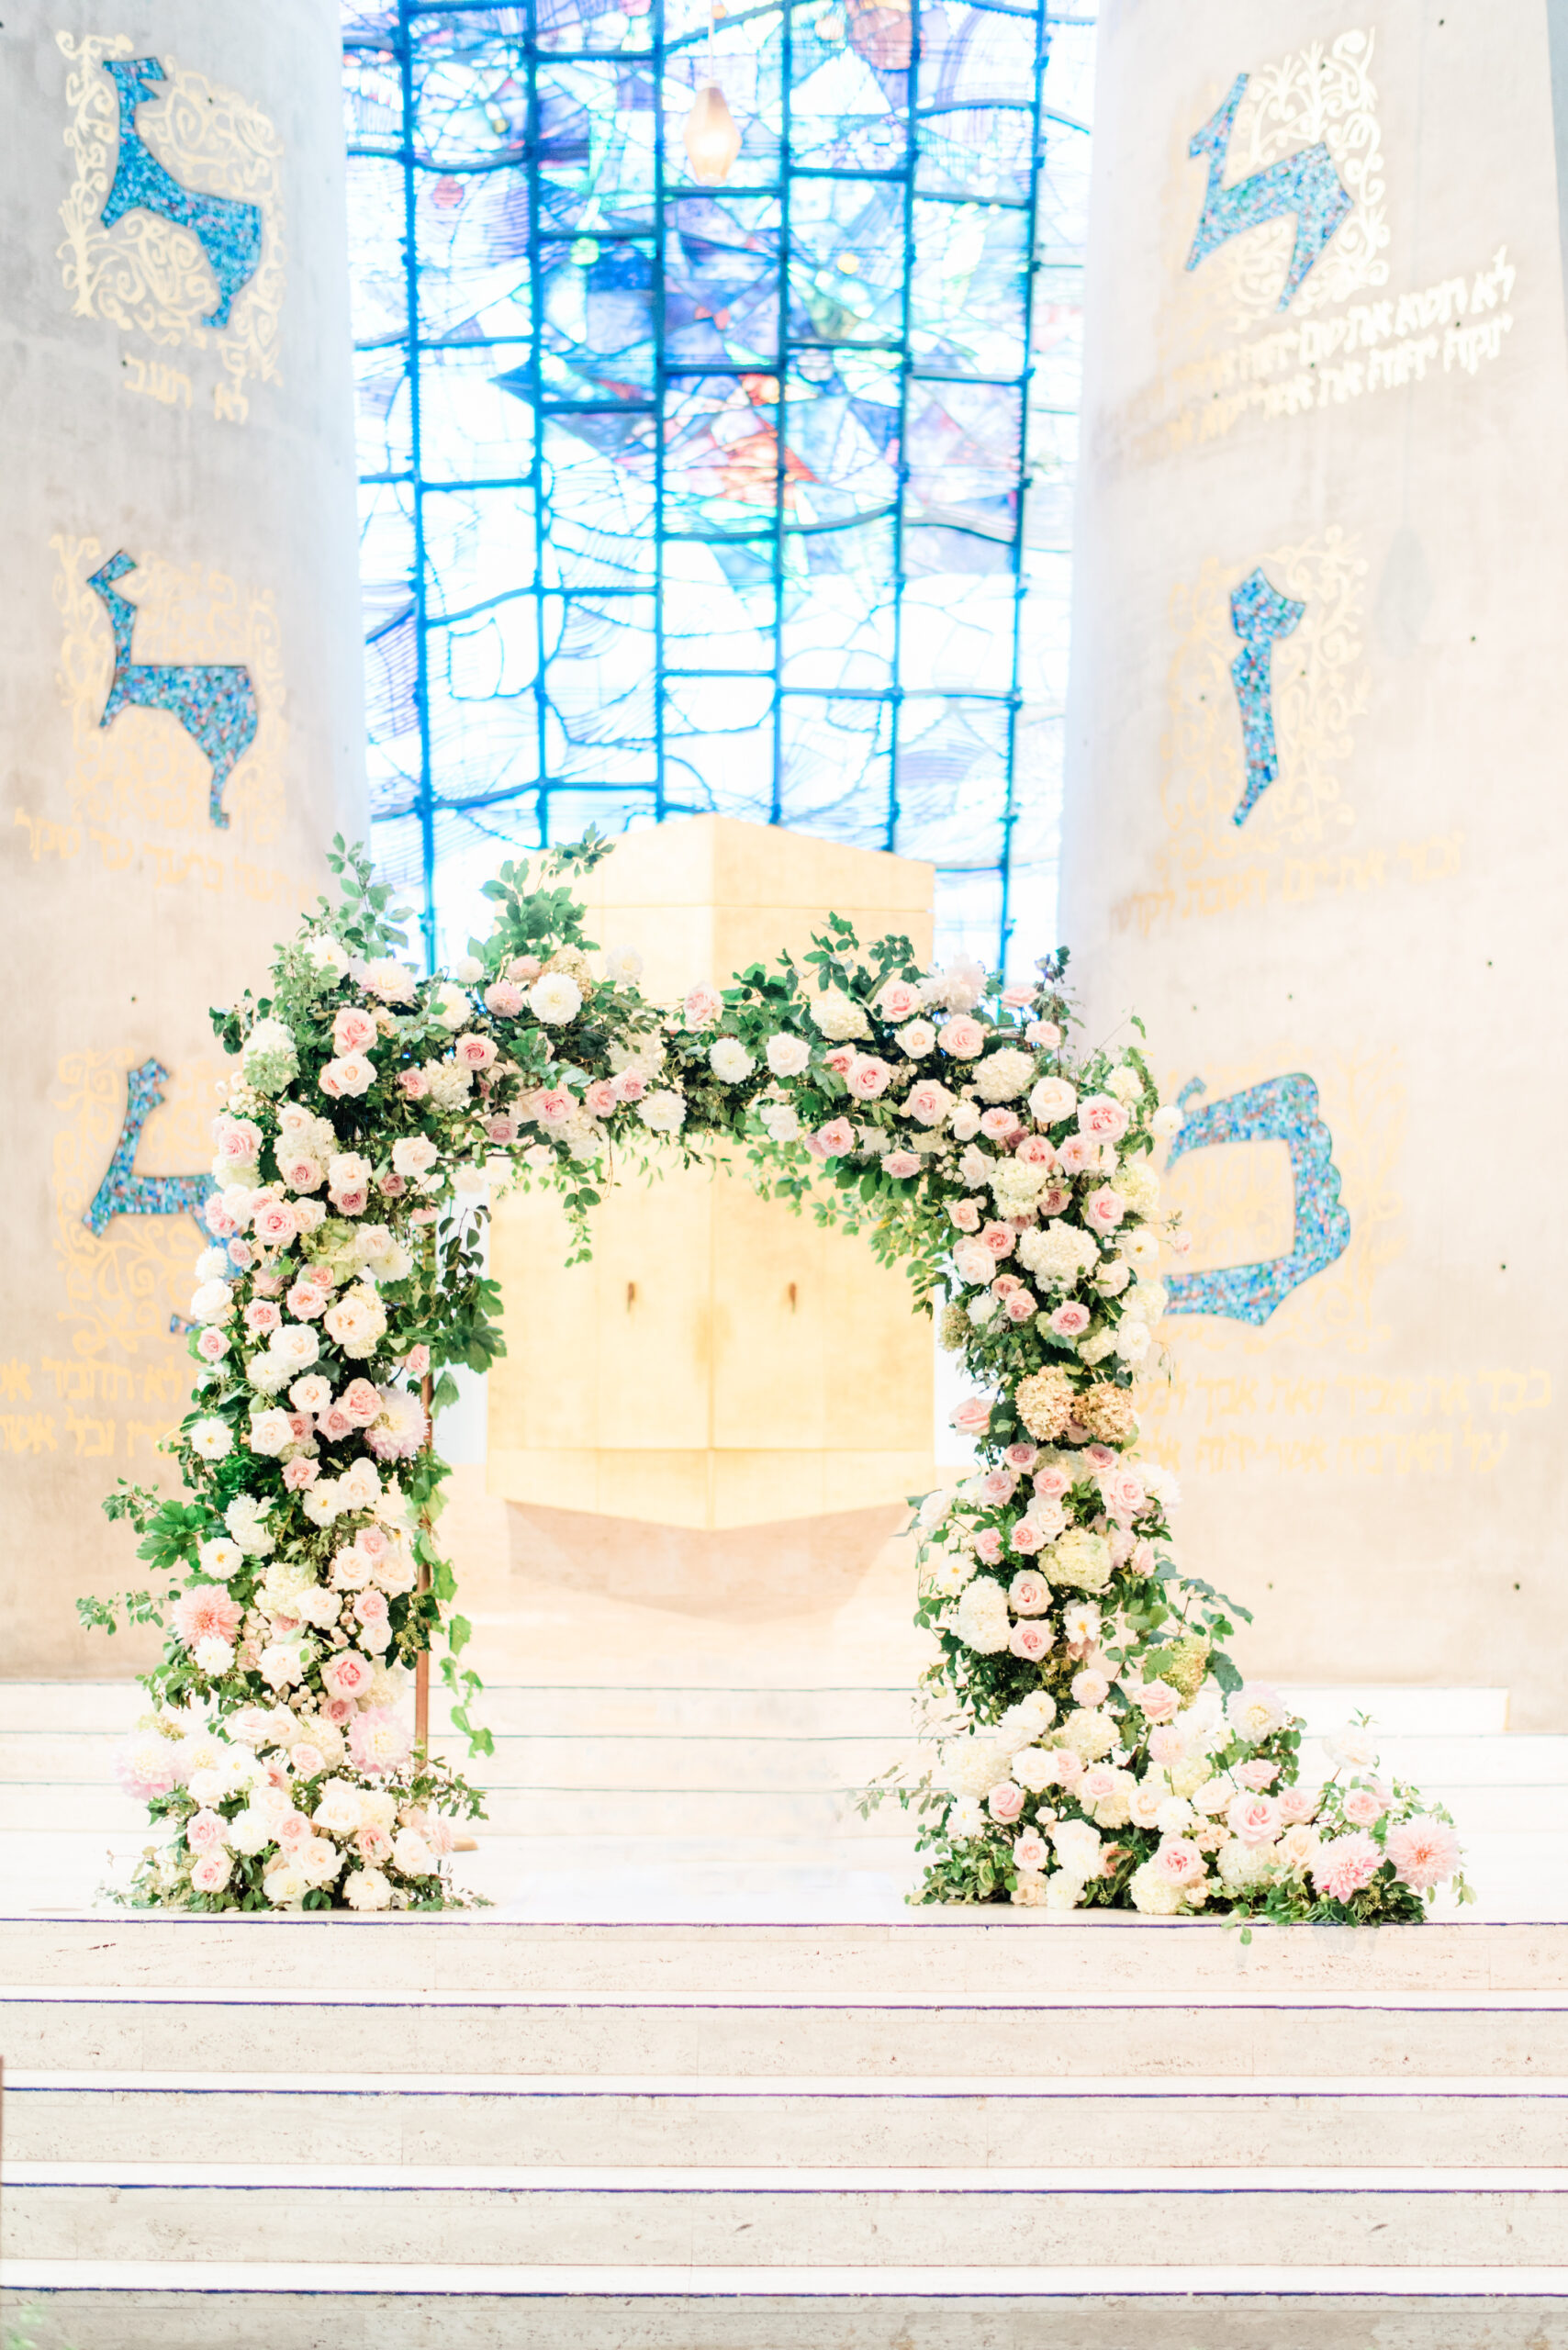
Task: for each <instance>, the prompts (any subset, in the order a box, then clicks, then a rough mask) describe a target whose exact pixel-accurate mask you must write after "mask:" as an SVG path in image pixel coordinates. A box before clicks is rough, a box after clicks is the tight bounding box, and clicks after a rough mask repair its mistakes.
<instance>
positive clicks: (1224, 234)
mask: <svg viewBox="0 0 1568 2350" xmlns="http://www.w3.org/2000/svg"><path fill="white" fill-rule="evenodd" d="M1247 82H1248V76H1247V75H1246V74H1245V73H1238V75H1237V77H1236V80H1235V82H1234V83H1233V84H1232V85H1231V92H1230V95H1229V97H1228V98H1226V102H1225V104H1224V106H1221V107H1220V109H1219V112H1218V113H1217V114H1215V115H1211V116H1210V117H1209V119H1208V121H1207V122H1205V123H1204V127H1203V129H1202V130H1199V131H1195V132H1194V133H1193V139H1192V140H1191V142H1190V144H1189V146H1188V149H1187V152H1188V154H1189V155H1191V156H1193V158H1194V159H1195V158H1196V157H1198V156H1200V155H1207V157H1208V159H1209V185H1208V192H1207V194H1206V195H1205V196H1204V208H1203V212H1202V214H1201V215H1200V217H1199V220H1198V227H1197V233H1196V234H1195V236H1194V237H1193V250H1192V252H1190V253H1189V254H1188V255H1187V266H1188V268H1189V269H1196V267H1197V266H1198V263H1200V262H1201V261H1203V260H1204V259H1205V257H1206V256H1207V255H1208V254H1210V253H1212V252H1214V251H1215V247H1216V246H1219V245H1223V244H1225V243H1226V241H1228V240H1229V239H1230V238H1232V237H1239V236H1240V235H1241V233H1242V231H1243V230H1244V229H1260V228H1261V227H1262V225H1263V223H1264V222H1265V221H1266V220H1278V219H1280V218H1282V217H1283V215H1285V214H1286V213H1294V216H1295V249H1294V252H1292V254H1291V265H1290V267H1289V269H1288V270H1286V272H1285V283H1284V290H1283V292H1282V294H1281V296H1280V308H1281V309H1282V310H1285V309H1288V308H1290V305H1291V300H1292V297H1294V295H1295V294H1296V293H1297V292H1298V291H1299V290H1300V287H1301V284H1302V281H1303V279H1304V278H1305V276H1306V274H1307V272H1308V270H1310V269H1311V268H1312V266H1313V264H1314V263H1316V261H1317V260H1318V259H1319V257H1320V256H1321V254H1322V252H1323V249H1324V247H1325V246H1326V245H1327V242H1328V241H1329V239H1330V238H1331V237H1332V236H1333V234H1334V231H1335V229H1338V226H1339V223H1340V222H1341V221H1342V220H1343V219H1344V218H1345V217H1346V215H1347V213H1349V212H1350V211H1352V210H1353V209H1354V206H1353V203H1352V200H1351V198H1350V196H1349V195H1348V194H1347V193H1346V190H1345V187H1344V185H1343V183H1342V182H1341V180H1340V177H1339V174H1338V172H1337V171H1336V170H1335V169H1334V159H1333V157H1332V156H1331V155H1330V154H1329V152H1328V150H1327V147H1326V146H1325V145H1324V143H1323V141H1322V140H1321V139H1315V140H1313V143H1312V145H1311V146H1310V147H1302V148H1298V150H1297V151H1296V152H1295V153H1294V155H1282V156H1281V158H1280V160H1279V162H1277V163H1270V164H1269V165H1267V167H1266V168H1265V169H1264V170H1262V171H1260V172H1254V173H1252V175H1251V177H1250V178H1249V179H1245V180H1238V181H1237V183H1236V185H1235V186H1234V187H1226V186H1225V185H1223V182H1224V179H1225V164H1226V155H1227V153H1228V152H1229V149H1230V134H1231V131H1232V130H1233V129H1234V128H1235V126H1236V109H1237V107H1238V106H1239V105H1240V104H1241V100H1242V96H1243V95H1244V93H1245V91H1246V88H1247Z"/></svg>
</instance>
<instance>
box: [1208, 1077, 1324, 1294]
mask: <svg viewBox="0 0 1568 2350" xmlns="http://www.w3.org/2000/svg"><path fill="white" fill-rule="evenodd" d="M1203 1090H1204V1089H1203V1085H1202V1082H1201V1080H1198V1079H1194V1080H1193V1082H1192V1083H1191V1084H1190V1085H1187V1086H1185V1087H1183V1089H1182V1094H1181V1096H1180V1099H1181V1101H1182V1105H1183V1107H1185V1105H1186V1103H1187V1102H1188V1100H1189V1099H1190V1098H1191V1097H1192V1096H1193V1095H1194V1094H1197V1093H1201V1092H1202V1091H1203ZM1217 1142H1282V1143H1283V1144H1284V1145H1285V1147H1286V1148H1287V1149H1288V1150H1289V1152H1290V1155H1291V1174H1292V1176H1293V1178H1294V1182H1295V1245H1294V1248H1292V1249H1291V1252H1290V1254H1289V1256H1288V1257H1270V1258H1267V1259H1264V1261H1263V1262H1262V1263H1260V1264H1256V1265H1221V1266H1219V1267H1217V1268H1216V1269H1215V1270H1214V1271H1213V1272H1205V1273H1174V1274H1172V1276H1171V1278H1170V1281H1168V1282H1167V1284H1166V1288H1167V1290H1168V1292H1169V1296H1170V1303H1169V1304H1168V1305H1167V1307H1166V1311H1167V1313H1170V1314H1225V1315H1229V1317H1230V1319H1231V1320H1232V1321H1233V1322H1266V1321H1267V1320H1268V1318H1269V1316H1270V1315H1271V1314H1272V1312H1273V1310H1274V1308H1275V1306H1276V1305H1279V1304H1282V1302H1283V1301H1284V1299H1286V1298H1287V1297H1288V1296H1289V1295H1290V1293H1291V1292H1292V1290H1293V1289H1299V1288H1300V1287H1301V1285H1302V1283H1303V1281H1310V1280H1311V1279H1312V1276H1313V1274H1314V1273H1320V1272H1322V1270H1323V1269H1324V1267H1325V1266H1326V1265H1331V1264H1332V1263H1333V1262H1334V1259H1336V1257H1342V1256H1343V1255H1344V1253H1345V1250H1346V1248H1348V1247H1349V1245H1350V1216H1349V1214H1348V1213H1347V1212H1346V1210H1345V1209H1344V1208H1343V1207H1342V1206H1341V1205H1340V1203H1339V1170H1338V1168H1337V1167H1336V1166H1335V1164H1334V1159H1333V1155H1332V1154H1333V1149H1334V1138H1333V1136H1332V1135H1330V1133H1329V1131H1328V1129H1327V1126H1326V1125H1324V1123H1323V1121H1322V1119H1321V1118H1320V1117H1319V1115H1318V1113H1317V1088H1316V1085H1314V1083H1313V1081H1312V1080H1311V1078H1310V1077H1303V1076H1301V1075H1300V1074H1297V1075H1295V1076H1294V1077H1271V1078H1266V1079H1265V1080H1264V1081H1263V1083H1262V1084H1260V1085H1249V1086H1248V1087H1247V1088H1246V1089H1245V1091H1242V1092H1240V1093H1227V1094H1226V1096H1225V1098H1224V1099H1223V1101H1219V1102H1209V1103H1208V1105H1207V1107H1206V1108H1204V1109H1202V1110H1198V1111H1195V1112H1194V1113H1192V1114H1191V1115H1190V1116H1189V1117H1188V1120H1187V1123H1186V1125H1184V1126H1183V1127H1182V1130H1181V1132H1180V1134H1178V1135H1177V1136H1175V1138H1174V1140H1173V1141H1172V1143H1171V1145H1170V1152H1169V1154H1168V1156H1167V1158H1166V1162H1165V1163H1166V1165H1167V1167H1173V1166H1174V1165H1175V1164H1176V1161H1177V1160H1178V1159H1179V1158H1185V1156H1186V1154H1187V1153H1188V1151H1190V1150H1202V1149H1203V1148H1204V1145H1205V1144H1207V1143H1217Z"/></svg>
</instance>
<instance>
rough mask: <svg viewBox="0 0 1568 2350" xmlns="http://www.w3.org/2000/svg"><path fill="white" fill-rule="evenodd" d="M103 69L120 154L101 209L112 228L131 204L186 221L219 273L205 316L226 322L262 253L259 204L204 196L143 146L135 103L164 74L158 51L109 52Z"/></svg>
mask: <svg viewBox="0 0 1568 2350" xmlns="http://www.w3.org/2000/svg"><path fill="white" fill-rule="evenodd" d="M104 71H105V72H106V73H108V74H110V75H111V76H112V77H113V80H114V84H115V87H116V89H117V90H118V92H119V162H118V165H117V166H116V170H115V179H114V185H113V186H112V187H111V188H110V190H109V192H108V195H107V196H106V197H105V199H104V208H103V211H102V212H101V213H100V214H99V216H98V217H99V218H100V220H101V221H102V222H103V225H104V227H105V228H106V229H112V228H113V227H114V225H115V222H116V221H117V220H122V219H123V218H125V215H126V214H127V213H128V212H135V211H137V210H140V211H143V212H156V213H160V214H161V215H162V218H164V219H165V220H170V221H173V223H174V227H175V228H176V229H189V230H190V232H191V234H192V235H193V236H194V237H195V239H196V242H197V243H198V244H199V245H200V247H201V249H202V251H203V252H204V253H205V254H206V255H207V261H208V263H210V264H211V268H212V274H213V276H214V277H215V278H216V279H217V280H218V301H217V305H216V307H215V308H212V309H210V310H209V311H208V312H207V317H206V319H205V320H204V322H203V323H204V324H205V325H207V326H209V327H226V326H227V325H228V324H229V313H230V310H231V309H232V308H233V307H234V300H235V297H236V296H237V295H239V294H241V293H242V292H243V291H244V288H245V287H246V285H249V283H250V281H251V279H252V277H254V275H255V274H256V266H257V263H259V262H260V260H261V257H262V215H261V208H260V207H259V206H257V205H254V204H241V202H239V200H238V199H237V198H236V197H234V196H203V195H202V194H200V192H199V191H198V190H196V189H195V188H188V187H182V186H181V185H180V183H179V181H178V180H177V179H176V178H175V177H174V173H172V172H169V171H166V170H165V169H164V167H163V165H162V163H161V162H159V161H158V158H157V156H156V155H154V154H153V153H151V151H150V150H149V149H148V148H147V147H145V146H143V144H142V140H141V134H140V131H139V130H138V129H137V128H136V110H137V108H138V107H139V106H142V105H144V104H145V103H146V101H147V99H148V98H149V97H151V95H152V92H151V88H150V86H149V85H150V84H151V83H154V82H162V80H163V78H164V74H163V68H162V66H161V65H160V64H159V62H158V60H157V59H156V58H155V57H127V58H108V59H106V61H105V64H104Z"/></svg>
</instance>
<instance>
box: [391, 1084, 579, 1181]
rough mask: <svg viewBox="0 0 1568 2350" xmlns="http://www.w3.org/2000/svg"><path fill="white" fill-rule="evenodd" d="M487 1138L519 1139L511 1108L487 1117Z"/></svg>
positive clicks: (503, 1141)
mask: <svg viewBox="0 0 1568 2350" xmlns="http://www.w3.org/2000/svg"><path fill="white" fill-rule="evenodd" d="M603 1082H604V1080H602V1079H601V1080H600V1083H603ZM610 1090H611V1091H612V1092H613V1091H614V1089H613V1087H611V1089H610ZM597 1091H599V1088H598V1086H593V1085H590V1086H589V1088H588V1092H589V1093H590V1094H592V1093H596V1092H597ZM590 1106H591V1104H590ZM600 1114H601V1113H599V1111H595V1112H594V1115H595V1116H596V1117H598V1116H599V1115H600ZM485 1138H486V1140H487V1142H496V1143H508V1142H515V1141H516V1140H517V1120H516V1119H515V1118H514V1117H513V1116H512V1114H511V1112H510V1110H498V1112H497V1113H496V1115H495V1116H494V1117H493V1118H487V1119H486V1121H485ZM397 1183H398V1190H399V1191H401V1190H402V1188H403V1179H402V1177H401V1176H400V1175H399V1176H398V1178H397ZM382 1189H383V1190H385V1189H386V1186H385V1184H384V1185H383V1186H382Z"/></svg>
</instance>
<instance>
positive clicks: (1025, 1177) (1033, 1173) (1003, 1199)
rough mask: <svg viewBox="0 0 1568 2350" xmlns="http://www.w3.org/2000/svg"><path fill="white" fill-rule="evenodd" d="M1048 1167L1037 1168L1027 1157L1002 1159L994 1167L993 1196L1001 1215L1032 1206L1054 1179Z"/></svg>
mask: <svg viewBox="0 0 1568 2350" xmlns="http://www.w3.org/2000/svg"><path fill="white" fill-rule="evenodd" d="M1052 1180H1053V1179H1052V1176H1051V1171H1050V1169H1049V1168H1048V1167H1035V1166H1032V1165H1031V1164H1030V1162H1029V1161H1028V1160H1027V1159H1025V1158H999V1159H997V1160H996V1161H995V1162H994V1163H993V1165H992V1167H991V1177H990V1181H991V1197H992V1198H993V1199H994V1200H995V1202H996V1213H997V1214H998V1215H1000V1216H1003V1217H1007V1216H1015V1215H1022V1214H1024V1213H1025V1210H1026V1209H1029V1208H1032V1207H1033V1206H1034V1204H1035V1203H1036V1200H1037V1199H1038V1198H1039V1196H1040V1193H1041V1192H1043V1191H1044V1190H1045V1188H1046V1186H1047V1183H1049V1182H1050V1181H1052Z"/></svg>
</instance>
